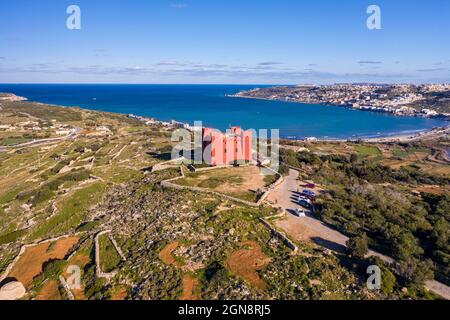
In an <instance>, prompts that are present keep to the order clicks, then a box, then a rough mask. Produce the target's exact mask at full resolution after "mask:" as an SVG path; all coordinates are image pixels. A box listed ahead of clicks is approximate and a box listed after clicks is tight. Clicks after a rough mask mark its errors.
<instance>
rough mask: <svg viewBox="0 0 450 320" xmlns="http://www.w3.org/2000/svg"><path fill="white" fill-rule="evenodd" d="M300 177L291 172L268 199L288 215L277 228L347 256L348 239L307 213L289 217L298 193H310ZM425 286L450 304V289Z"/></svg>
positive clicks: (432, 283)
mask: <svg viewBox="0 0 450 320" xmlns="http://www.w3.org/2000/svg"><path fill="white" fill-rule="evenodd" d="M298 175H299V173H298V172H297V171H295V170H290V172H289V176H288V177H286V178H285V179H284V181H283V183H282V184H281V185H279V186H278V188H276V189H275V190H274V191H272V193H271V194H270V195H269V196H268V198H267V200H268V201H270V202H272V203H273V204H275V205H276V206H278V207H282V208H283V209H285V210H286V211H287V212H288V214H287V217H286V219H282V220H279V221H277V222H276V223H275V224H276V226H277V227H279V228H281V229H283V230H284V231H285V232H286V233H287V234H288V235H289V236H290V237H292V238H293V239H295V240H297V241H313V242H315V243H317V244H319V245H321V246H323V247H325V248H328V249H330V250H333V251H336V252H341V253H342V252H345V249H346V242H347V240H348V237H346V236H345V235H343V234H342V233H340V232H338V231H336V230H334V229H333V228H330V227H329V226H327V225H325V224H324V223H323V222H321V221H320V220H318V219H316V218H315V217H314V216H313V215H312V214H311V213H308V214H307V216H306V217H302V218H299V217H296V216H294V215H292V214H291V213H290V212H291V210H292V209H295V208H301V206H300V205H298V204H297V203H296V202H294V201H293V199H294V197H295V196H296V194H297V192H298V191H300V192H301V191H302V190H303V189H307V188H303V187H302V186H301V185H300V183H299V181H298V180H297V178H298ZM368 256H378V257H380V258H381V259H383V260H384V261H386V262H388V263H392V262H393V259H392V258H390V257H387V256H385V255H382V254H380V253H378V252H375V251H372V250H370V251H369V253H368ZM425 285H426V288H427V289H429V290H431V291H433V292H436V293H437V294H439V295H440V296H442V297H444V298H445V299H447V300H450V287H448V286H446V285H445V284H443V283H440V282H437V281H434V280H432V281H427V282H426V284H425Z"/></svg>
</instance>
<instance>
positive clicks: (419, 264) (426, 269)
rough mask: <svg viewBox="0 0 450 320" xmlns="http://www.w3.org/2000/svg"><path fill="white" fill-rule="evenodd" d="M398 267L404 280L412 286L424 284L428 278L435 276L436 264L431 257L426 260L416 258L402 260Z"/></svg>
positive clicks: (398, 271)
mask: <svg viewBox="0 0 450 320" xmlns="http://www.w3.org/2000/svg"><path fill="white" fill-rule="evenodd" d="M396 269H397V273H398V274H399V276H400V277H401V278H402V280H403V282H404V283H405V284H406V285H410V286H413V285H417V286H422V285H423V284H424V282H425V281H426V280H430V279H433V277H434V265H433V262H432V261H431V260H429V259H428V260H425V261H421V260H419V259H416V258H409V259H407V260H401V261H400V262H399V263H398V264H397V266H396Z"/></svg>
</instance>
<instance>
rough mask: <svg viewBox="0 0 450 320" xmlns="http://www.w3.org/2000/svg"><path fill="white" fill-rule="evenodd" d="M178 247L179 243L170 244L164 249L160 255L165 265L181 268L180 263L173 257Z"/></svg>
mask: <svg viewBox="0 0 450 320" xmlns="http://www.w3.org/2000/svg"><path fill="white" fill-rule="evenodd" d="M177 247H178V241H175V242H172V243H169V244H168V245H167V246H165V247H164V249H162V250H161V252H160V253H159V258H160V259H161V260H162V261H163V262H164V263H165V264H168V265H170V266H176V267H181V266H180V264H179V262H178V261H176V260H175V258H174V256H173V255H172V252H174V251H175V249H176V248H177Z"/></svg>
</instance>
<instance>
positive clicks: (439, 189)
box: [414, 185, 450, 195]
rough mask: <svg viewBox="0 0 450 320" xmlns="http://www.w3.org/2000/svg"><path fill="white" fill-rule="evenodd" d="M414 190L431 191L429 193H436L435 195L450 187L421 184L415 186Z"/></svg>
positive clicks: (441, 193) (449, 189)
mask: <svg viewBox="0 0 450 320" xmlns="http://www.w3.org/2000/svg"><path fill="white" fill-rule="evenodd" d="M414 191H418V192H424V193H431V194H436V195H443V194H445V193H446V192H449V191H450V188H448V187H444V186H431V185H429V186H421V187H418V188H416V189H415V190H414Z"/></svg>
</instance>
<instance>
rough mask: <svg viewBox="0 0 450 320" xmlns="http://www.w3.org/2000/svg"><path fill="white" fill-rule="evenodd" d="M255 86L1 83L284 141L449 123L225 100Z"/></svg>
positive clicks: (24, 91)
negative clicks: (272, 133)
mask: <svg viewBox="0 0 450 320" xmlns="http://www.w3.org/2000/svg"><path fill="white" fill-rule="evenodd" d="M257 87H263V86H259V85H125V84H120V85H115V84H111V85H110V84H0V92H11V93H15V94H17V95H20V96H24V97H26V98H28V99H29V100H32V101H38V102H44V103H50V104H56V105H63V106H79V107H82V108H86V109H92V110H102V111H109V112H117V113H123V114H130V113H132V114H135V115H140V116H148V117H154V118H156V119H159V120H164V121H169V120H172V119H174V120H178V121H182V122H186V123H190V124H193V122H194V121H202V122H203V124H204V125H205V126H209V127H214V128H217V129H220V130H225V129H226V128H228V127H229V126H230V125H233V126H241V127H243V128H246V129H250V128H251V129H256V130H257V129H280V136H282V137H285V138H304V137H317V138H336V139H343V138H359V137H379V136H389V135H394V134H398V133H413V132H418V131H422V130H426V129H430V128H433V127H437V126H446V125H448V122H446V121H441V120H437V119H424V118H414V117H398V116H393V115H388V114H382V113H375V112H367V111H358V110H352V109H348V108H342V107H333V106H323V105H308V104H300V103H289V102H278V101H264V100H253V99H240V98H231V97H227V96H226V95H227V94H234V93H237V92H239V91H241V90H248V89H253V88H257Z"/></svg>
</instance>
